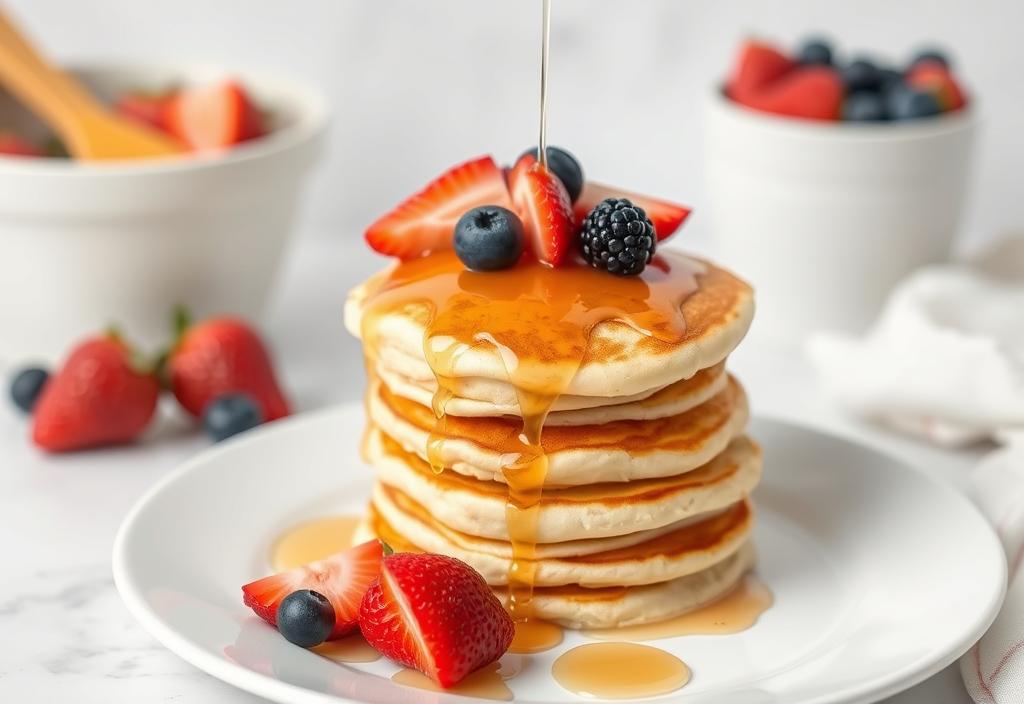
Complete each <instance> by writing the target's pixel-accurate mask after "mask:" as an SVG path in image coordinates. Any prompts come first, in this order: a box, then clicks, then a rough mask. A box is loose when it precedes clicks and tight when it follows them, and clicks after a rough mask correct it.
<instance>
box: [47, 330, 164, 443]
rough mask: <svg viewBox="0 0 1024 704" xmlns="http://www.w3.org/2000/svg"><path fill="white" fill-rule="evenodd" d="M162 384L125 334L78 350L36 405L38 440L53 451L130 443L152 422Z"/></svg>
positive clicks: (89, 342)
mask: <svg viewBox="0 0 1024 704" xmlns="http://www.w3.org/2000/svg"><path fill="white" fill-rule="evenodd" d="M159 392H160V385H159V383H158V382H157V376H156V373H155V372H154V371H153V369H152V368H150V367H148V366H147V365H144V364H143V363H142V362H141V361H140V360H138V359H137V358H136V357H135V355H134V353H133V351H132V350H131V348H130V347H129V346H128V345H127V344H125V342H124V341H123V340H121V338H120V337H119V336H117V335H116V334H114V333H110V334H108V335H106V336H103V337H94V338H91V339H89V340H86V341H85V342H83V343H81V344H79V345H78V346H77V347H75V348H74V350H72V352H71V355H70V356H69V357H68V358H67V361H65V362H64V365H63V366H62V367H61V368H60V370H59V371H57V373H56V374H54V376H53V377H52V378H51V379H50V380H49V381H48V382H47V383H46V385H45V386H44V387H43V391H42V395H40V397H39V399H38V401H37V402H36V405H35V410H34V422H33V426H32V440H33V441H34V442H35V444H36V445H38V446H39V447H41V448H43V449H44V450H49V451H50V452H66V451H70V450H81V449H85V448H89V447H98V446H100V445H112V444H117V443H123V442H130V441H131V440H134V439H135V438H137V437H138V436H139V435H140V434H141V433H142V431H143V430H145V428H146V426H147V425H149V422H150V420H151V419H152V418H153V414H154V412H155V411H156V402H157V396H158V395H159Z"/></svg>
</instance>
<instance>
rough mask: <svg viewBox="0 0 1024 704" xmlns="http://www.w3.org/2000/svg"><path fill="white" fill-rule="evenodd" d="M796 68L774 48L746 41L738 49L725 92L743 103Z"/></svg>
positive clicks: (793, 62) (795, 64)
mask: <svg viewBox="0 0 1024 704" xmlns="http://www.w3.org/2000/svg"><path fill="white" fill-rule="evenodd" d="M796 66H797V63H796V61H794V60H793V59H791V58H789V57H788V56H786V55H785V54H783V53H782V52H780V51H778V50H777V49H776V48H775V47H773V46H770V45H768V44H763V43H761V42H756V41H748V42H746V43H745V44H744V45H743V47H742V48H741V49H740V54H739V58H738V59H737V61H736V66H735V67H734V68H733V72H732V75H731V76H730V77H729V80H728V81H727V82H726V87H725V92H726V94H727V95H728V96H729V97H730V98H732V99H733V100H735V101H737V102H743V101H744V99H745V98H746V97H747V96H749V95H751V94H752V93H755V92H756V91H759V90H761V89H762V88H764V87H765V86H767V85H768V84H769V83H772V82H774V81H776V80H778V79H779V78H782V77H783V76H784V75H786V74H787V73H789V72H790V71H792V70H793V69H794V68H796Z"/></svg>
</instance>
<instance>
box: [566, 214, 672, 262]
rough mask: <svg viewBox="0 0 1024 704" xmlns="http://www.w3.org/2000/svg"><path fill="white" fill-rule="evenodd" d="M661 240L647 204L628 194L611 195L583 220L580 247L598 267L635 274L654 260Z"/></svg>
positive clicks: (588, 260) (585, 258) (587, 260)
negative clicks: (625, 196)
mask: <svg viewBox="0 0 1024 704" xmlns="http://www.w3.org/2000/svg"><path fill="white" fill-rule="evenodd" d="M657 241H658V240H657V239H656V237H655V233H654V225H653V224H652V223H651V221H650V220H649V219H648V218H647V213H645V212H644V210H643V208H640V207H638V206H636V205H633V203H631V202H630V201H629V200H627V199H625V198H608V199H607V200H604V201H601V202H600V203H599V204H598V205H597V207H595V208H594V209H593V210H591V211H590V214H589V215H587V219H586V220H584V221H583V231H582V232H581V233H580V251H581V252H582V254H583V259H584V260H586V262H587V263H588V264H590V266H592V267H594V268H595V269H602V270H604V271H607V272H609V273H611V274H619V275H620V276H635V275H637V274H639V273H640V272H641V271H643V270H644V267H646V266H647V265H648V264H649V263H650V261H651V258H652V257H653V256H654V250H655V248H656V247H657Z"/></svg>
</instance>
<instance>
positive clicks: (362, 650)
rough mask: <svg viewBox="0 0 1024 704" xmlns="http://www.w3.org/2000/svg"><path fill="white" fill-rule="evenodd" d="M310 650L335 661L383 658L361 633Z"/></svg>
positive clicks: (372, 660)
mask: <svg viewBox="0 0 1024 704" xmlns="http://www.w3.org/2000/svg"><path fill="white" fill-rule="evenodd" d="M310 650H312V651H313V652H314V653H316V654H317V655H321V656H323V657H325V658H327V659H328V660H333V661H334V662H377V661H378V660H380V659H381V654H380V653H378V652H377V651H376V650H374V649H373V646H371V645H370V644H369V643H367V642H366V639H365V638H363V636H362V634H361V633H353V634H352V635H350V636H345V637H344V638H339V639H338V640H329V641H327V642H326V643H321V644H320V645H317V646H315V647H313V648H310Z"/></svg>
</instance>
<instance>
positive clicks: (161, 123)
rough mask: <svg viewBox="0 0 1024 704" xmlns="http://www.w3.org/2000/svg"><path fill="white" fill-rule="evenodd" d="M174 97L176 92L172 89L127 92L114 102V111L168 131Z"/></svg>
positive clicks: (130, 118)
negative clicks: (169, 112)
mask: <svg viewBox="0 0 1024 704" xmlns="http://www.w3.org/2000/svg"><path fill="white" fill-rule="evenodd" d="M174 97H175V94H174V93H173V92H170V91H168V92H165V93H143V92H141V91H135V92H132V93H125V94H124V95H122V96H120V97H119V98H118V99H117V102H115V103H114V111H115V112H117V113H118V114H120V115H121V116H123V117H127V118H128V119H129V120H135V121H136V122H141V123H142V124H144V125H148V126H150V127H155V128H156V129H158V130H161V131H165V132H166V131H167V130H168V125H167V116H168V110H169V106H170V104H171V102H172V101H173V100H174Z"/></svg>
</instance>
